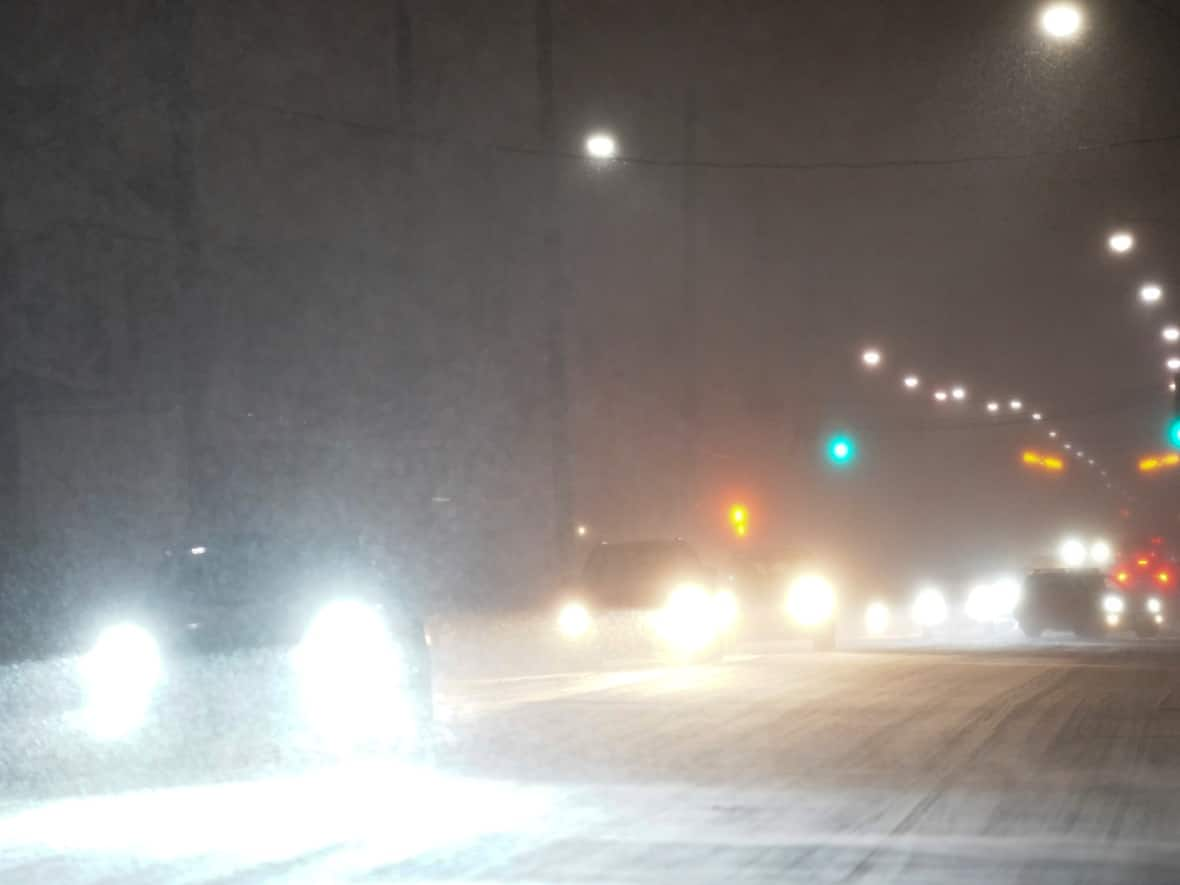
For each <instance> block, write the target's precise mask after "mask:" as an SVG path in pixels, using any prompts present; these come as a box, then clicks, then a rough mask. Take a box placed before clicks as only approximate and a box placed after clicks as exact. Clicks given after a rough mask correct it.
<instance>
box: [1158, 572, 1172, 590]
mask: <svg viewBox="0 0 1180 885" xmlns="http://www.w3.org/2000/svg"><path fill="white" fill-rule="evenodd" d="M1155 579H1156V580H1157V581H1159V583H1160V586H1161V587H1166V586H1167V585H1168V584H1171V583H1172V575H1171V574H1170V573H1169V572H1159V573H1158V574H1157V575H1156V576H1155Z"/></svg>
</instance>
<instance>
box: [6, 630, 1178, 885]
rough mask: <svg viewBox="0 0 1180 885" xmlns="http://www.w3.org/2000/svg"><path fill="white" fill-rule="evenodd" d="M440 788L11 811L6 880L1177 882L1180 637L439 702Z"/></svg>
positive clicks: (284, 790) (417, 782) (285, 783)
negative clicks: (443, 719) (445, 723)
mask: <svg viewBox="0 0 1180 885" xmlns="http://www.w3.org/2000/svg"><path fill="white" fill-rule="evenodd" d="M440 695H441V701H440V704H441V706H442V708H443V709H444V710H445V711H446V715H447V717H448V719H449V728H450V730H451V732H452V737H451V740H450V742H449V745H448V746H447V747H446V748H444V749H443V750H442V751H441V753H440V758H439V760H438V763H437V767H436V768H435V769H434V770H433V771H428V770H419V769H412V770H411V769H405V768H399V767H396V766H392V765H376V764H366V765H359V764H358V765H357V766H355V767H351V768H346V769H342V770H334V771H323V770H321V771H317V772H305V773H298V774H297V773H293V772H291V773H284V774H282V775H279V776H270V777H265V778H258V779H255V780H250V781H238V782H235V783H231V784H213V785H203V786H193V787H185V788H171V789H167V790H155V791H135V792H122V793H113V794H106V795H95V796H89V797H86V798H63V797H60V796H59V797H57V798H52V799H49V798H42V799H39V798H37V797H32V796H30V797H19V796H18V797H10V798H8V799H7V800H0V882H4V883H33V882H53V883H61V885H68V883H74V882H103V883H109V882H137V883H139V882H142V883H161V882H184V883H254V882H300V883H304V882H306V883H324V882H364V883H379V882H478V883H499V882H536V883H543V882H593V883H600V882H604V883H605V882H627V883H631V882H635V883H646V882H651V883H665V882H677V883H697V882H785V881H802V882H807V883H825V882H899V883H902V882H904V883H915V882H930V883H947V882H979V883H995V882H1030V883H1053V882H1063V883H1064V882H1070V883H1072V882H1085V883H1105V882H1135V883H1138V882H1175V881H1180V645H1173V644H1169V643H1168V642H1158V643H1150V644H1135V643H1124V644H1119V643H1107V644H1088V645H1086V644H1064V643H1063V644H1043V645H1038V646H1011V647H996V648H986V647H978V648H973V649H959V650H940V649H933V648H924V649H923V648H910V649H904V648H902V649H897V648H893V649H878V650H875V651H874V650H862V651H859V652H849V653H840V654H834V655H811V654H805V653H783V654H771V655H759V656H748V657H745V658H737V659H733V660H730V661H728V662H726V663H724V664H720V665H716V666H704V667H694V668H687V669H649V670H635V671H626V672H609V673H602V674H568V675H558V676H552V677H542V678H524V679H493V680H467V681H461V682H459V681H455V682H450V683H447V684H444V685H443V686H441V687H440Z"/></svg>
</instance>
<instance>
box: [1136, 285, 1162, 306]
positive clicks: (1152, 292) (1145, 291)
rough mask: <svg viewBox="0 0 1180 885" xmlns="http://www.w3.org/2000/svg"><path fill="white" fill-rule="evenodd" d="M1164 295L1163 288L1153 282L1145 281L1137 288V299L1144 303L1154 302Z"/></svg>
mask: <svg viewBox="0 0 1180 885" xmlns="http://www.w3.org/2000/svg"><path fill="white" fill-rule="evenodd" d="M1163 297H1164V290H1163V289H1161V288H1160V287H1159V286H1157V285H1156V284H1155V283H1147V284H1145V285H1144V286H1143V287H1142V288H1141V289H1140V290H1139V300H1140V301H1142V302H1143V303H1144V304H1155V303H1156V302H1157V301H1159V300H1160V299H1161V298H1163Z"/></svg>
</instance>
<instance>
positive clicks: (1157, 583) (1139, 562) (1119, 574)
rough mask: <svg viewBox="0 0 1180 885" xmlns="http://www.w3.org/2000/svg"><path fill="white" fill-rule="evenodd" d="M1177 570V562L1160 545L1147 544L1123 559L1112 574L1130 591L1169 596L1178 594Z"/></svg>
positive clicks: (1116, 581)
mask: <svg viewBox="0 0 1180 885" xmlns="http://www.w3.org/2000/svg"><path fill="white" fill-rule="evenodd" d="M1176 572H1177V569H1176V563H1175V562H1173V561H1172V559H1171V558H1170V557H1168V556H1167V555H1166V554H1165V553H1164V552H1163V550H1161V549H1160V547H1159V546H1158V545H1145V546H1144V547H1143V548H1142V549H1139V550H1136V551H1134V552H1132V553H1131V555H1129V556H1127V557H1125V558H1123V559H1121V560H1120V561H1119V563H1118V565H1116V566H1115V568H1114V570H1113V571H1112V573H1111V575H1112V577H1113V578H1114V580H1115V583H1116V584H1118V585H1119V586H1120V587H1122V588H1123V589H1124V590H1126V591H1128V592H1132V593H1138V594H1141V595H1143V594H1155V595H1158V596H1162V597H1165V598H1168V597H1172V596H1175V595H1176Z"/></svg>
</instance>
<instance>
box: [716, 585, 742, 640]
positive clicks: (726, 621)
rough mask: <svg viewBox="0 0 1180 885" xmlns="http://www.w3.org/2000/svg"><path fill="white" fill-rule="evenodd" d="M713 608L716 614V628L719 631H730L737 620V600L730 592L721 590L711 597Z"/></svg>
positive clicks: (735, 595)
mask: <svg viewBox="0 0 1180 885" xmlns="http://www.w3.org/2000/svg"><path fill="white" fill-rule="evenodd" d="M713 608H714V610H715V612H716V615H715V616H716V619H717V627H718V628H719V629H721V630H732V629H733V626H734V625H735V624H736V623H737V619H738V612H739V607H738V598H737V594H736V593H734V592H733V591H732V590H721V591H719V592H718V593H716V594H715V595H714V596H713Z"/></svg>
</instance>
